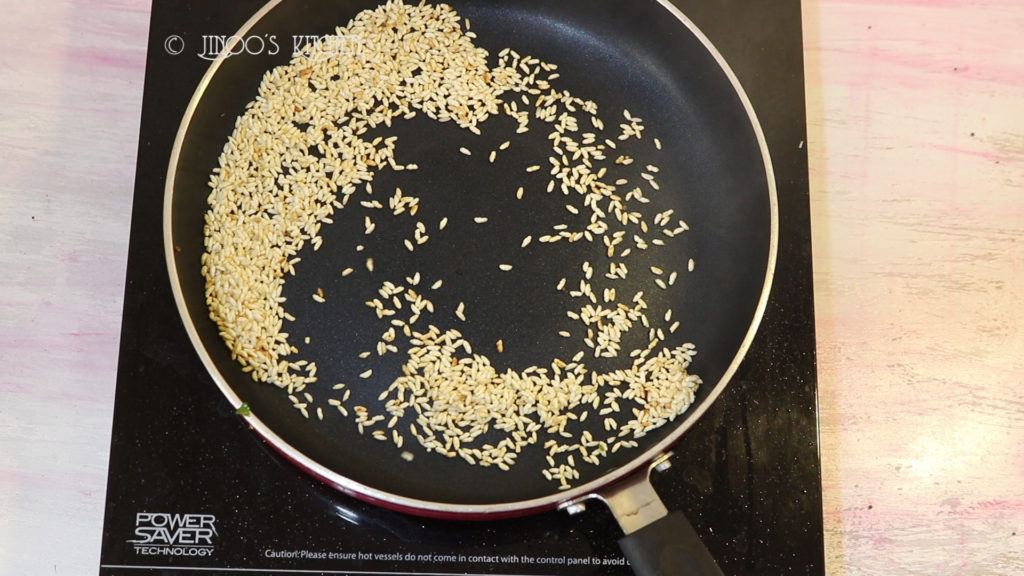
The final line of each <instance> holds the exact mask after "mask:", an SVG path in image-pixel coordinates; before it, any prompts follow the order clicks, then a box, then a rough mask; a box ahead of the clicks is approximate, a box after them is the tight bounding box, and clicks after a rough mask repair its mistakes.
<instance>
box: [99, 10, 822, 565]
mask: <svg viewBox="0 0 1024 576" xmlns="http://www.w3.org/2000/svg"><path fill="white" fill-rule="evenodd" d="M676 5H677V6H678V7H679V8H680V9H681V10H682V11H683V12H684V13H685V14H686V15H687V16H688V17H689V18H690V19H692V20H693V21H694V22H695V23H696V24H697V26H698V27H699V28H700V29H701V30H702V31H703V32H704V33H705V34H706V35H707V36H708V37H709V38H710V40H711V41H712V42H713V43H714V44H715V46H716V47H717V48H718V50H719V51H720V52H721V53H722V54H723V56H724V57H725V59H726V60H727V61H728V62H729V64H730V66H731V67H732V69H733V70H734V71H735V72H736V75H737V77H738V78H739V80H740V82H741V83H742V85H743V86H744V88H745V90H746V92H747V94H748V96H749V98H750V101H751V103H752V105H753V107H754V109H755V111H756V113H757V115H758V118H759V120H760V122H761V125H762V127H763V130H764V133H765V137H766V140H767V143H768V146H769V150H770V153H771V157H772V162H773V166H774V171H775V177H776V184H777V191H778V201H779V213H780V229H779V246H778V263H777V267H776V272H775V277H774V284H773V288H772V292H771V297H770V300H769V301H768V306H767V309H766V311H765V314H764V318H763V321H762V323H761V327H760V329H759V331H758V333H757V335H756V337H755V339H754V341H753V344H752V346H751V348H750V351H749V353H748V354H747V357H746V359H745V360H744V362H743V363H742V365H741V366H740V368H739V370H738V372H737V373H736V375H735V376H734V378H733V379H732V381H731V383H730V384H729V386H728V387H727V388H726V390H725V392H724V393H723V394H722V395H721V397H720V398H719V399H718V400H717V401H716V402H715V403H714V404H712V405H711V407H710V409H709V410H708V411H707V413H706V414H705V415H704V416H703V417H702V418H701V419H700V420H699V421H698V422H697V423H696V425H695V426H694V427H693V428H691V429H690V430H689V431H687V432H686V434H684V435H683V437H682V439H681V440H680V441H679V443H678V444H677V445H676V446H675V448H674V449H673V453H674V456H673V458H672V462H673V465H672V466H671V467H670V468H669V469H667V470H665V471H663V472H658V473H655V474H654V476H653V483H654V486H655V488H656V489H657V490H658V492H659V494H660V496H661V497H662V499H663V500H664V501H665V503H666V505H667V506H668V507H669V509H677V510H682V511H683V512H685V514H686V515H687V517H688V518H689V519H690V520H691V522H692V523H693V525H694V526H695V528H696V530H697V532H698V533H699V534H700V536H701V539H702V540H703V541H704V543H705V544H706V545H707V547H708V548H709V550H710V551H711V553H712V555H713V556H714V557H715V558H716V559H717V560H718V562H719V564H720V566H721V567H722V569H723V570H724V572H725V573H726V574H752V575H753V574H757V575H765V574H769V575H772V574H812V575H813V574H824V556H823V528H822V505H821V483H820V463H819V456H818V413H817V385H816V367H815V353H814V352H815V348H814V346H815V337H814V318H813V292H812V281H811V279H812V274H811V244H810V216H809V207H808V176H807V159H806V149H805V145H804V141H805V134H806V122H805V114H804V94H803V62H802V54H803V53H802V38H801V19H800V3H799V1H798V0H785V1H782V2H779V1H776V0H750V1H745V2H735V1H731V0H724V1H715V2H698V1H692V0H679V1H677V2H676ZM260 6H261V2H258V1H257V2H252V1H246V2H241V1H240V2H232V3H209V2H198V1H178V0H154V2H153V10H152V20H151V29H150V36H149V57H148V62H147V71H146V85H145V91H144V99H143V111H142V123H141V133H140V146H139V156H138V166H137V175H136V186H135V196H134V205H133V214H132V228H131V238H130V248H129V258H128V269H127V282H126V292H125V302H124V316H123V324H122V333H121V347H120V360H119V367H118V381H117V392H116V399H115V411H114V422H113V438H112V444H111V455H110V469H109V480H108V489H107V504H106V516H105V522H104V530H103V547H102V552H101V566H100V568H99V571H100V574H101V575H108V576H114V575H128V574H186V573H196V574H236V573H238V574H242V573H244V574H266V575H270V574H365V575H385V574H434V575H442V574H498V575H550V576H555V575H583V574H595V575H597V574H600V575H610V576H614V575H626V574H631V571H630V568H629V567H628V566H627V565H626V563H625V560H624V559H623V557H622V554H621V552H620V551H619V548H618V545H617V540H618V539H619V538H620V537H621V536H622V534H621V531H620V529H619V527H618V525H617V524H616V522H615V520H614V519H613V518H612V516H611V514H610V512H608V511H607V509H605V508H604V507H603V506H602V505H599V504H597V503H593V504H590V505H588V506H587V508H586V510H585V511H583V512H582V513H580V514H577V515H572V516H570V515H569V514H567V513H565V512H559V511H549V512H544V513H540V514H535V515H531V516H525V517H521V518H511V519H502V520H488V521H453V520H435V519H427V518H421V517H416V516H409V515H405V514H402V513H398V512H393V511H390V510H386V509H383V508H380V507H377V506H374V505H371V504H368V503H365V502H362V501H360V500H356V499H354V498H352V497H349V496H346V495H344V494H341V493H339V492H337V491H335V490H333V489H331V488H329V487H327V486H325V485H322V484H320V483H319V482H317V481H316V480H314V479H312V478H310V477H309V476H307V475H306V474H305V473H303V472H302V471H300V470H299V469H298V468H296V467H295V466H293V465H292V464H291V463H289V462H287V461H285V460H283V459H282V458H281V457H280V456H279V455H278V454H277V453H276V452H275V451H274V450H272V449H270V448H268V447H267V446H266V445H265V444H264V443H263V442H262V441H261V440H260V439H259V438H258V437H257V436H256V435H255V434H254V433H253V432H252V431H251V430H250V429H249V428H248V426H247V425H246V422H245V421H244V420H243V419H242V418H240V417H239V416H238V415H237V414H236V412H235V410H234V408H232V406H231V405H230V404H229V403H228V401H227V400H226V399H225V398H224V396H223V395H222V394H221V392H220V390H219V389H218V388H217V387H216V386H215V385H214V383H213V381H212V379H211V377H210V376H209V375H208V373H207V372H206V370H205V369H204V367H203V364H202V363H201V361H200V360H199V358H198V356H197V355H196V353H195V351H194V349H193V347H192V344H191V342H190V340H189V338H188V336H187V334H186V332H185V329H184V327H183V325H182V321H181V319H180V317H179V315H178V311H177V309H176V307H175V304H174V300H173V296H172V292H171V287H170V282H169V279H168V273H167V266H166V264H165V261H164V256H163V236H162V231H161V229H162V218H163V214H162V210H163V199H164V198H163V190H164V182H165V178H166V173H167V166H168V159H169V157H170V155H171V147H172V144H173V142H174V138H175V134H176V131H177V129H178V125H179V122H180V121H181V118H182V115H183V114H184V112H185V108H186V106H187V105H188V102H189V99H190V98H191V96H192V94H193V92H194V90H195V88H196V86H197V84H198V83H199V81H200V79H201V78H202V76H203V74H204V73H205V72H206V70H207V68H208V66H209V65H210V61H209V58H211V57H213V55H214V53H215V52H217V51H218V50H219V49H220V48H222V47H223V43H222V42H223V40H224V38H226V37H228V36H230V35H232V34H233V33H234V32H235V31H236V30H238V29H239V27H240V26H241V25H242V24H243V23H244V22H245V21H246V20H247V19H248V18H249V17H250V16H251V15H252V14H253V13H255V12H256V11H257V10H258V9H259V8H260ZM338 24H343V22H339V23H338ZM268 40H269V39H267V38H264V39H261V42H259V43H256V42H255V41H252V43H250V44H248V45H247V46H248V47H249V48H251V49H253V50H267V49H271V48H273V47H275V46H276V47H277V49H285V50H290V49H291V48H292V42H293V40H292V39H287V38H285V39H279V38H276V39H274V42H268Z"/></svg>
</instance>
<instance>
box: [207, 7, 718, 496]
mask: <svg viewBox="0 0 1024 576" xmlns="http://www.w3.org/2000/svg"><path fill="white" fill-rule="evenodd" d="M337 34H338V35H339V36H340V37H358V38H360V39H361V43H360V45H361V50H360V51H358V52H357V53H355V54H337V55H334V56H332V57H331V58H327V59H320V60H314V59H311V58H308V57H306V56H304V55H303V54H298V55H296V56H295V57H294V58H293V59H292V61H291V62H290V63H289V64H288V65H285V66H280V67H278V68H275V69H273V70H271V71H269V72H267V73H266V75H265V76H264V78H263V82H262V84H261V86H260V90H259V95H258V97H257V98H256V100H255V101H254V102H252V103H251V104H250V105H249V107H248V108H247V109H246V112H245V113H244V114H243V115H242V116H241V117H239V118H238V120H237V122H236V126H235V130H234V132H233V134H232V136H231V137H230V139H229V141H228V143H227V144H226V145H225V147H224V150H223V153H222V155H221V157H220V164H219V167H218V168H217V169H215V170H214V173H213V174H212V175H211V178H210V187H211V189H212V191H211V193H210V196H209V211H208V212H207V214H206V221H205V224H206V225H205V247H206V250H205V253H204V254H203V257H202V272H203V274H204V276H205V277H206V298H207V303H208V305H209V308H210V316H211V318H212V319H213V320H214V321H215V322H216V323H217V325H218V327H219V328H220V332H221V336H222V338H223V339H224V341H225V343H226V344H227V346H228V347H229V348H230V350H231V352H232V356H233V358H234V359H235V360H236V361H237V362H238V363H239V364H240V365H241V366H242V369H243V370H244V371H246V372H248V373H250V374H251V376H252V378H253V379H255V380H257V381H261V382H266V383H269V384H273V385H276V386H278V387H280V388H281V389H283V390H284V391H285V393H286V395H287V397H288V398H289V399H290V401H291V403H292V405H293V406H294V407H295V409H296V410H298V411H300V412H301V413H302V414H303V415H304V416H306V417H307V418H309V417H315V418H317V419H321V420H322V419H324V418H325V412H324V408H325V407H327V408H328V413H331V412H334V413H337V414H340V415H341V416H342V417H347V418H350V419H352V420H353V422H354V424H355V426H356V427H357V428H358V430H359V432H360V433H365V434H366V435H368V436H369V437H371V438H374V439H377V440H380V441H389V442H391V443H393V444H394V445H395V446H396V448H398V449H400V450H402V452H401V456H402V458H404V459H405V460H413V459H414V457H415V454H414V452H412V451H411V450H413V447H412V446H411V445H410V444H406V439H407V438H412V439H414V440H415V441H416V443H417V445H418V446H419V447H421V448H422V449H424V450H425V451H427V452H434V453H437V454H441V455H444V456H446V457H449V458H461V459H462V460H464V461H466V462H467V463H468V464H472V465H477V466H487V467H489V466H494V467H497V468H500V469H509V468H510V467H511V466H513V465H515V464H516V461H517V458H518V456H519V455H520V454H521V453H522V452H523V450H525V449H526V448H527V447H529V446H534V445H538V444H539V445H541V446H542V448H543V450H545V451H546V454H547V455H546V460H547V464H548V466H547V467H546V468H544V469H542V470H541V473H542V474H543V475H544V476H545V477H546V478H547V479H549V480H552V481H554V482H557V483H558V486H559V488H562V489H564V488H568V487H569V486H571V485H572V482H573V481H574V480H577V479H578V478H579V471H578V469H577V466H578V465H579V464H580V463H583V462H585V463H589V464H593V465H597V464H600V462H601V461H602V459H604V458H605V457H606V456H607V455H609V454H610V453H614V452H617V451H618V450H620V449H628V448H632V447H635V446H636V445H637V439H638V438H640V437H642V436H644V435H645V434H647V433H648V432H650V431H651V430H653V429H655V428H658V427H660V426H662V425H664V424H665V423H667V422H670V421H672V420H673V419H674V418H676V417H677V416H678V415H679V414H681V413H682V412H684V411H685V410H686V408H687V407H688V406H689V405H690V404H691V403H692V402H693V399H694V392H695V390H696V388H697V386H698V385H699V384H700V379H699V378H698V377H697V376H696V375H693V374H689V373H688V371H687V369H688V367H689V365H690V362H691V360H692V358H693V355H694V354H695V350H694V347H693V346H692V345H691V344H683V345H680V346H676V347H669V346H666V345H665V342H666V338H667V335H668V334H671V333H674V332H675V331H676V330H677V329H679V327H680V324H679V322H678V321H675V322H673V321H672V310H671V309H668V310H666V311H665V312H664V315H662V314H661V313H660V311H659V312H658V313H657V314H656V315H653V316H652V315H650V313H651V310H650V307H649V306H648V304H647V301H646V300H645V299H644V292H642V291H637V292H632V293H626V291H625V290H624V289H617V288H616V287H615V286H614V285H613V284H614V283H615V282H617V281H621V280H624V279H626V278H627V276H629V275H630V274H637V273H640V272H633V271H631V270H630V269H629V268H628V267H627V264H626V262H625V259H626V258H627V257H628V256H629V255H630V254H631V253H632V252H633V251H638V252H640V251H644V250H647V249H648V248H649V247H650V246H651V245H656V246H664V245H665V244H666V243H667V242H670V241H672V239H673V238H676V237H678V236H679V235H682V234H684V233H685V232H686V231H688V230H689V226H688V225H687V224H686V222H684V221H682V220H677V219H675V215H674V213H673V212H672V210H666V211H664V212H660V213H658V214H656V215H654V216H653V217H648V215H646V213H645V210H644V209H643V208H644V205H646V204H648V203H649V202H650V199H649V197H648V195H649V194H655V193H657V192H658V191H659V190H660V185H659V183H658V180H657V174H658V172H659V169H658V167H657V166H654V165H647V166H645V167H643V169H642V171H641V172H640V173H639V175H638V178H637V179H636V180H635V181H634V180H632V179H629V178H620V179H617V180H615V181H613V182H609V181H608V179H609V178H608V172H609V167H610V166H616V167H628V166H631V165H632V164H633V163H634V159H633V158H632V157H631V156H629V155H627V154H624V153H619V152H618V148H619V144H620V143H622V142H624V141H627V140H632V139H636V140H641V139H642V138H643V133H644V130H645V127H644V123H643V120H642V118H639V117H636V116H634V115H633V114H631V113H630V112H629V111H628V110H624V111H622V114H621V117H622V120H621V121H620V122H619V123H618V125H617V127H616V128H613V129H608V128H607V127H606V124H605V122H604V120H603V119H602V118H601V116H599V113H598V105H597V104H596V103H595V102H593V101H590V100H584V99H581V98H577V97H575V96H573V95H572V94H570V93H569V92H568V91H565V90H557V89H556V88H555V87H554V85H553V83H556V81H557V79H558V78H559V73H558V72H557V66H556V65H554V64H550V63H547V62H543V61H540V60H539V59H537V58H533V57H530V56H522V55H520V54H518V53H517V52H516V51H514V50H511V49H505V50H502V51H501V52H500V53H498V55H497V62H496V65H495V66H493V67H492V66H490V65H489V63H488V58H489V56H490V55H489V54H488V52H487V51H485V50H483V49H481V48H479V47H477V46H475V45H474V43H473V39H474V38H475V33H474V32H472V31H471V30H470V25H469V22H468V21H467V20H464V19H462V18H460V17H459V15H458V14H457V13H455V11H453V10H452V9H451V8H450V7H448V6H446V5H443V4H442V5H436V6H434V5H428V4H420V5H417V6H410V5H406V4H404V3H402V2H395V1H390V2H388V3H386V4H384V5H382V6H380V7H379V8H377V9H375V10H368V11H364V12H362V13H360V14H359V15H357V16H356V17H355V18H354V19H353V20H352V22H350V23H349V25H348V26H346V27H344V28H339V29H338V30H337ZM418 114H423V115H425V116H427V117H428V118H431V119H433V120H436V121H439V122H453V123H455V124H456V125H458V126H459V127H461V128H463V129H466V130H468V131H470V132H473V133H474V134H480V133H481V129H482V128H484V125H485V122H486V120H487V119H488V118H489V117H491V116H494V115H499V114H504V115H506V116H508V117H510V118H512V119H513V120H514V121H515V124H516V128H515V134H511V135H510V140H507V141H505V142H504V143H503V144H502V145H501V146H499V147H498V148H497V149H496V150H489V151H487V150H484V151H480V154H481V155H486V156H487V158H488V161H489V162H490V163H492V164H493V163H494V162H495V159H496V157H497V155H498V154H500V153H501V152H503V151H505V150H506V149H508V148H509V147H510V146H513V145H514V138H515V135H516V134H523V133H525V132H528V131H530V130H537V129H540V130H545V131H547V133H548V134H549V136H548V140H549V142H550V156H549V157H548V158H547V159H546V161H540V162H538V163H536V164H532V165H530V166H529V167H527V168H526V169H525V171H526V173H537V172H541V171H542V170H543V171H546V173H547V176H548V182H547V185H546V187H545V189H544V193H547V194H561V195H562V196H564V198H565V211H566V214H567V215H569V216H571V217H572V220H573V221H579V219H580V217H581V216H585V217H586V221H587V223H586V225H584V226H570V225H569V224H566V223H557V224H553V225H551V226H550V229H547V230H536V231H534V230H530V231H526V232H527V233H526V234H524V236H523V237H522V241H521V244H520V246H521V247H522V248H526V247H527V246H528V245H530V244H531V243H532V242H534V240H536V242H538V243H541V244H547V245H549V246H550V247H551V249H553V250H557V249H558V247H557V245H558V243H560V242H568V243H575V242H587V243H594V244H595V245H597V246H601V247H602V250H603V253H604V255H605V257H606V260H605V261H604V262H582V263H580V266H579V267H578V270H579V272H578V274H577V275H576V276H572V277H570V276H569V275H567V276H566V277H564V278H562V279H561V280H560V281H559V282H558V284H557V286H537V287H535V289H537V290H551V289H555V290H558V291H562V292H564V293H566V294H568V296H569V300H568V302H569V303H570V305H569V306H568V307H567V309H566V310H565V311H564V312H565V315H566V316H567V317H568V318H569V319H571V320H572V321H573V322H574V323H575V325H576V326H577V327H578V330H573V331H569V330H562V331H560V332H559V333H558V335H559V336H561V337H563V338H566V339H569V340H570V341H574V342H578V344H579V349H578V351H576V352H575V353H574V354H573V355H572V356H571V357H570V358H567V359H559V358H554V359H550V360H544V361H542V362H540V363H538V364H536V365H534V366H530V367H528V368H526V369H523V370H504V371H499V370H498V369H496V368H495V367H494V366H493V363H492V361H491V359H490V358H489V357H488V356H487V355H486V354H484V353H482V351H480V350H478V351H476V352H474V349H473V346H472V344H471V343H470V342H469V341H467V340H466V339H465V338H464V337H463V334H462V333H461V332H460V331H459V330H458V329H457V326H458V324H460V323H465V322H469V321H471V312H472V311H471V310H469V309H467V306H466V304H465V303H464V302H460V303H459V304H458V305H457V306H456V308H455V309H454V310H451V311H444V310H437V309H435V305H434V302H433V300H432V294H434V293H437V292H439V291H441V290H445V289H446V287H445V285H444V280H443V279H442V278H436V279H432V281H427V280H426V279H425V275H424V274H421V272H420V271H409V274H408V275H407V276H406V277H405V278H403V279H400V280H397V279H391V280H382V281H381V282H380V283H379V284H378V286H379V288H378V289H377V293H376V294H371V295H367V300H366V308H367V309H368V310H369V313H371V314H373V315H374V317H375V318H376V319H377V320H378V321H379V322H380V323H381V325H382V328H381V333H380V337H379V340H378V341H377V343H376V346H375V347H374V349H373V350H365V351H362V352H359V353H358V355H359V357H360V358H363V359H369V358H372V357H374V356H377V357H382V356H386V355H388V354H398V355H402V357H403V358H404V360H403V363H402V375H401V376H400V377H398V378H397V379H395V380H394V381H392V382H390V383H384V384H386V387H385V385H384V384H380V383H376V382H375V380H374V378H375V377H374V373H373V370H372V369H366V370H365V371H363V372H361V373H359V374H358V375H355V374H353V375H352V376H353V377H352V378H351V379H349V380H348V383H337V384H331V385H327V386H326V387H324V385H323V384H320V383H319V382H318V380H319V378H318V367H317V365H316V363H315V362H313V361H309V360H307V359H302V358H301V356H302V354H301V351H300V349H299V348H298V347H297V346H296V345H294V344H293V343H292V342H291V341H290V338H289V333H288V331H287V330H286V329H285V327H286V325H287V324H286V323H288V322H292V321H294V320H295V318H294V317H293V316H292V315H291V314H290V313H288V312H287V311H286V309H285V308H284V304H285V301H286V300H285V298H284V297H283V295H282V294H283V288H284V284H285V281H286V278H287V277H289V276H291V275H294V274H295V273H296V266H299V265H300V262H301V259H300V258H299V257H298V254H299V252H300V251H301V250H303V248H304V247H306V246H310V247H311V248H312V249H313V251H314V252H315V251H317V250H319V249H321V247H322V246H323V242H324V240H323V237H322V236H321V235H320V230H321V227H322V226H324V225H331V224H333V223H334V218H335V216H336V215H337V214H338V213H343V210H344V208H345V207H346V206H347V205H348V204H349V202H350V201H355V202H358V204H359V205H360V206H362V207H363V208H366V209H370V210H373V211H374V214H379V216H372V217H371V216H365V218H364V219H363V221H362V222H361V223H360V224H359V225H361V227H362V230H363V232H364V233H365V235H367V236H369V235H372V234H374V232H375V230H376V228H377V224H378V222H379V221H380V220H381V219H382V218H389V217H390V218H395V217H405V218H413V219H416V218H417V212H418V211H419V207H420V206H421V204H422V203H424V202H429V198H420V197H418V196H415V195H410V194H408V193H406V192H403V191H402V190H401V189H396V190H394V192H393V194H391V195H390V196H389V197H388V200H387V205H386V206H385V204H384V203H382V202H381V201H379V200H377V199H375V198H379V197H380V195H377V196H374V195H373V184H372V183H373V180H374V174H375V173H377V172H379V171H382V170H393V171H403V170H416V169H418V166H417V165H416V164H415V163H403V162H400V161H399V160H398V159H397V156H396V150H397V147H398V141H397V138H395V137H388V138H385V137H375V138H372V139H371V138H370V137H369V136H367V133H368V132H369V131H370V130H372V129H374V128H378V127H381V126H384V127H390V126H391V125H392V123H393V122H400V121H402V120H403V119H411V118H413V117H414V116H416V115H418ZM652 147H653V148H654V149H655V150H658V151H660V150H661V148H662V145H661V142H660V141H659V140H658V139H654V140H653V144H652ZM457 154H460V155H462V156H466V157H472V156H473V155H474V151H473V150H471V149H469V148H466V147H461V148H459V149H458V150H457ZM526 194H527V192H526V191H525V190H524V187H522V186H519V187H518V188H517V190H516V192H515V196H516V198H517V199H519V200H524V201H528V198H525V196H526ZM448 225H449V222H448V218H442V219H441V220H440V221H438V222H437V223H428V222H425V221H420V220H416V221H415V224H414V232H413V235H412V237H410V238H406V239H404V240H403V245H404V247H403V249H405V250H408V251H410V252H413V251H415V250H416V249H417V248H418V247H420V246H422V245H423V244H426V243H427V242H429V241H430V239H431V236H432V235H435V234H441V233H443V232H444V231H445V229H446V228H447V227H448ZM473 225H475V226H487V225H488V217H487V216H486V215H482V214H481V215H479V216H477V217H475V218H474V219H473ZM357 251H360V252H362V251H364V247H363V246H362V245H360V246H358V247H357ZM495 265H496V266H497V267H498V269H499V270H501V271H503V272H508V273H514V271H515V263H514V262H499V263H496V264H495ZM693 268H694V263H693V261H692V260H690V262H689V264H688V271H690V272H692V271H693ZM601 270H607V271H606V272H601ZM339 272H340V274H341V275H342V276H343V277H347V276H351V275H353V274H368V275H373V274H374V272H375V267H374V259H373V256H372V255H369V254H367V255H366V256H365V271H362V270H358V271H357V270H355V269H353V268H346V269H344V270H341V271H339ZM644 273H646V271H645V272H644ZM595 275H600V276H601V277H602V279H603V280H604V281H605V282H606V284H609V283H610V284H611V285H608V286H607V287H604V288H603V289H599V290H595V288H594V287H593V283H592V282H593V281H594V280H595V278H594V277H595ZM678 278H679V273H678V271H674V270H672V271H667V270H664V269H662V268H660V267H657V266H651V267H650V279H651V281H652V286H656V287H657V288H659V289H661V290H669V289H671V287H672V286H673V285H674V284H675V283H676V281H677V279H678ZM428 282H429V283H428ZM312 298H313V300H314V301H315V302H317V303H319V304H326V303H327V302H328V298H327V295H326V294H324V292H323V291H322V290H320V289H318V290H317V291H316V292H315V293H314V294H312ZM636 330H642V331H644V332H645V333H646V336H647V344H646V346H644V347H640V348H636V349H633V350H629V351H628V352H626V351H625V350H623V339H624V337H625V336H626V335H627V334H628V333H630V332H631V331H636ZM488 348H489V349H491V347H490V346H489V347H488ZM493 350H495V352H496V353H497V354H501V353H503V352H504V342H503V341H502V340H498V341H497V342H496V343H494V345H493ZM590 359H622V361H623V362H624V363H625V364H624V365H623V366H622V367H621V368H620V369H616V370H610V371H597V370H593V369H591V368H590V367H589V366H588V362H589V361H590ZM375 385H376V386H379V387H380V389H381V390H382V391H381V392H380V394H379V396H378V397H377V400H378V402H379V404H378V405H376V406H373V407H369V406H363V405H356V406H352V405H351V403H350V394H351V391H352V388H353V387H356V386H375ZM317 396H320V397H323V398H325V399H326V401H325V402H324V403H319V402H318V401H317ZM331 409H333V410H331ZM588 418H593V420H592V421H591V423H590V424H589V425H587V426H581V425H580V423H583V422H585V421H587V420H588Z"/></svg>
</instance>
